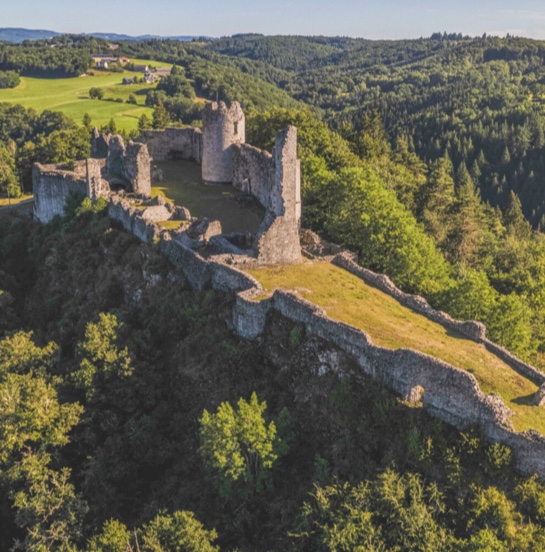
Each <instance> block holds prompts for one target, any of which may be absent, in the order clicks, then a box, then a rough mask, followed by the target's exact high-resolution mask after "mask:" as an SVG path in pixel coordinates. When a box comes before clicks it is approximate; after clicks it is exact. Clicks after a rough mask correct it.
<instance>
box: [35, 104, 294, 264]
mask: <svg viewBox="0 0 545 552" xmlns="http://www.w3.org/2000/svg"><path fill="white" fill-rule="evenodd" d="M245 141H246V127H245V117H244V113H243V111H242V109H241V107H240V105H239V104H238V103H237V102H233V104H232V105H231V106H230V107H227V105H226V104H225V103H223V102H219V103H215V102H214V103H210V104H208V105H207V106H206V107H205V109H204V113H203V128H202V131H201V130H200V129H197V128H184V129H178V128H168V129H166V130H161V131H157V130H150V131H145V132H144V133H143V134H142V136H141V137H140V139H139V141H138V142H132V141H131V142H129V143H128V144H127V145H125V143H124V141H123V139H122V138H121V136H111V135H103V134H100V133H99V132H98V131H97V130H96V129H95V130H94V132H93V135H92V138H91V159H88V160H86V161H80V162H77V163H76V165H75V167H73V168H72V169H71V170H68V168H66V167H63V166H62V165H48V166H42V165H39V164H36V165H35V166H34V170H33V191H34V197H35V207H34V216H35V218H36V219H38V220H39V221H41V222H48V221H49V220H51V219H52V218H53V217H54V216H56V215H63V213H64V205H65V202H66V199H67V197H68V195H69V194H70V193H78V194H82V195H85V196H86V197H88V198H89V199H91V201H96V200H97V199H98V198H101V197H102V198H105V199H110V201H112V202H113V201H114V198H115V196H116V195H119V194H118V193H119V192H121V195H122V196H127V194H131V195H132V197H134V198H135V199H137V200H139V201H141V202H142V203H141V206H143V207H146V209H144V211H143V213H142V218H143V219H144V220H148V221H155V222H157V221H166V220H169V219H174V218H176V219H178V220H186V221H188V222H191V223H192V224H191V225H190V226H189V228H186V230H187V232H186V231H182V232H179V233H178V234H177V235H176V236H175V239H177V240H178V241H180V242H181V243H183V244H184V245H185V246H186V247H189V248H190V249H191V248H199V249H202V247H203V245H208V244H209V243H210V251H208V253H214V254H231V255H233V256H235V257H234V260H235V261H239V262H241V261H243V260H244V258H245V257H246V258H249V259H254V260H257V261H259V262H260V263H263V264H267V263H298V262H300V261H301V247H300V244H299V225H300V219H301V183H300V182H301V178H300V163H299V160H298V159H297V129H296V128H295V127H288V128H287V129H286V130H284V131H282V132H279V133H278V134H277V136H276V142H275V147H274V151H273V153H272V155H271V154H270V153H268V152H265V151H262V150H259V149H257V148H254V147H252V146H249V145H247V144H246V143H245ZM169 159H187V160H193V161H195V162H197V163H199V164H200V165H201V169H202V180H203V181H204V182H205V183H210V184H230V185H232V186H234V187H235V188H236V189H237V190H240V191H242V192H244V193H245V194H249V195H251V196H253V197H254V198H255V199H256V201H257V202H259V203H260V204H261V205H262V207H263V208H264V209H265V215H264V218H263V221H262V223H261V226H260V228H259V230H258V231H257V232H256V233H255V235H253V236H244V237H238V238H236V237H233V236H231V237H230V238H231V240H229V239H228V237H225V236H223V234H222V229H221V224H220V223H219V221H208V220H203V221H201V222H199V221H196V220H194V219H193V218H192V217H191V214H190V213H189V211H188V210H187V209H185V208H183V207H181V206H178V207H177V206H174V205H170V204H168V205H165V204H164V203H165V202H162V201H161V199H156V200H151V181H152V170H151V166H152V165H151V163H152V160H156V161H165V160H169ZM121 195H120V196H119V197H121ZM118 199H119V198H118ZM161 203H163V204H161ZM243 243H244V244H245V246H244V247H241V244H243ZM237 244H238V245H237ZM246 260H247V259H246Z"/></svg>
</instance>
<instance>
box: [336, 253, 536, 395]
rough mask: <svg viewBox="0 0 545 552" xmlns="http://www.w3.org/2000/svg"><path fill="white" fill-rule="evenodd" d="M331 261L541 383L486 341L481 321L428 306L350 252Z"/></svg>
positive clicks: (533, 373) (504, 351)
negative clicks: (458, 318) (456, 316)
mask: <svg viewBox="0 0 545 552" xmlns="http://www.w3.org/2000/svg"><path fill="white" fill-rule="evenodd" d="M332 262H333V264H335V265H337V266H340V267H342V268H344V269H345V270H347V271H348V272H350V273H352V274H354V275H355V276H357V277H358V278H361V279H362V280H364V281H365V282H367V283H368V284H371V285H372V286H375V287H376V288H378V289H380V290H381V291H383V292H385V293H387V294H388V295H390V296H391V297H394V298H395V299H397V300H398V301H399V302H400V303H401V304H402V305H405V306H407V307H409V308H410V309H412V310H414V311H416V312H418V313H420V314H423V315H424V316H426V317H427V318H429V319H430V320H433V321H434V322H438V323H439V324H442V325H443V326H444V327H445V328H448V329H450V330H454V331H455V332H459V333H461V334H463V335H465V336H467V337H469V338H471V339H473V340H474V341H476V342H477V343H482V344H484V345H485V346H486V348H487V349H489V350H490V351H491V352H493V353H494V354H496V355H497V356H498V357H500V358H501V359H502V360H504V361H505V362H506V363H507V364H509V365H510V366H512V367H513V368H514V369H515V370H517V371H518V372H519V373H521V374H522V375H523V376H525V377H527V378H528V379H529V380H531V381H533V382H534V383H535V384H537V385H542V384H543V383H545V374H544V373H543V372H541V371H540V370H538V369H537V368H535V367H534V366H531V365H530V364H528V363H526V362H524V361H522V360H521V359H519V358H517V357H516V356H515V355H514V354H513V353H511V352H509V351H508V350H507V349H504V348H503V347H501V346H499V345H498V344H497V343H494V342H493V341H490V340H489V339H487V337H486V326H485V325H484V324H482V323H481V322H476V321H468V322H463V321H460V320H455V319H454V318H452V316H450V315H449V314H447V313H446V312H442V311H438V310H435V309H434V308H432V307H431V306H430V305H429V303H428V302H427V301H426V300H425V299H424V298H423V297H420V296H419V295H411V294H409V293H404V292H403V291H401V290H400V289H399V288H398V287H397V286H396V285H395V284H394V283H393V282H392V280H390V278H388V276H386V275H384V274H377V273H376V272H372V271H371V270H368V269H366V268H363V267H362V266H359V265H358V264H357V263H356V262H355V261H354V260H353V258H352V256H351V255H350V254H349V253H347V252H343V253H339V254H338V255H336V256H335V258H334V259H333V261H332Z"/></svg>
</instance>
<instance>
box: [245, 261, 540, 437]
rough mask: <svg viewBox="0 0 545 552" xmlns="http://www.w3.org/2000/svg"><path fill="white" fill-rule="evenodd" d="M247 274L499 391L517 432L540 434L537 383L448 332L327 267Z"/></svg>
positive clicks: (379, 339)
mask: <svg viewBox="0 0 545 552" xmlns="http://www.w3.org/2000/svg"><path fill="white" fill-rule="evenodd" d="M248 272H249V273H250V274H251V275H252V276H254V277H255V278H256V279H257V280H258V281H259V282H260V283H261V284H262V286H263V287H264V289H265V290H266V293H271V292H272V291H273V290H274V289H275V288H285V289H290V290H295V291H297V292H298V293H300V295H301V296H303V297H304V298H306V299H308V300H309V301H312V302H313V303H315V304H316V305H318V306H320V307H323V308H324V309H325V310H326V312H327V314H328V315H329V316H330V317H331V318H334V319H336V320H339V321H341V322H345V323H347V324H350V325H352V326H355V327H357V328H360V329H362V330H364V331H365V332H367V333H368V334H369V335H370V336H371V338H372V340H373V342H374V343H375V344H377V345H380V346H382V347H388V348H390V349H400V348H410V349H415V350H418V351H422V352H424V353H427V354H430V355H433V356H435V357H437V358H440V359H442V360H444V361H446V362H448V363H450V364H452V365H454V366H458V367H459V368H463V369H465V370H467V371H468V372H471V373H472V374H473V375H474V376H475V377H476V378H477V380H478V381H479V384H480V386H481V389H482V390H483V391H484V392H485V393H498V394H499V395H501V397H502V398H503V399H504V401H505V402H506V404H507V405H508V406H509V408H511V409H512V410H513V412H514V413H515V415H514V416H513V418H512V420H513V424H514V426H515V428H516V429H517V430H518V431H524V430H527V429H536V430H538V431H540V432H541V433H542V434H544V435H545V412H543V410H542V409H541V408H539V407H536V406H531V405H530V404H529V399H530V397H531V396H532V395H533V394H534V393H535V392H536V391H537V387H536V385H534V384H533V383H532V382H531V381H529V380H527V379H526V378H524V377H523V376H521V375H520V374H519V373H518V372H516V371H515V370H513V369H512V368H511V367H510V366H508V365H507V364H506V363H505V362H503V361H502V360H501V359H499V358H498V357H497V356H495V355H494V354H492V353H490V352H489V351H487V350H486V348H485V347H484V346H483V345H479V344H478V343H475V342H474V341H471V340H470V339H468V338H466V337H464V336H462V335H461V334H457V333H455V332H452V331H450V330H447V329H446V328H444V327H443V326H441V325H440V324H437V323H435V322H432V321H431V320H429V319H428V318H426V317H424V316H422V315H420V314H417V313H415V312H414V311H412V310H410V309H408V308H407V307H404V306H403V305H401V304H400V303H398V302H397V301H396V300H395V299H394V298H392V297H390V296H389V295H386V294H385V293H383V292H382V291H380V290H378V289H376V288H374V287H372V286H369V285H367V284H366V283H365V282H363V281H362V280H360V279H359V278H357V277H356V276H354V275H352V274H350V273H349V272H347V271H345V270H343V269H341V268H339V267H336V266H334V265H331V264H328V263H322V262H315V263H311V262H307V263H305V264H302V265H294V266H282V267H265V268H258V269H254V270H249V271H248Z"/></svg>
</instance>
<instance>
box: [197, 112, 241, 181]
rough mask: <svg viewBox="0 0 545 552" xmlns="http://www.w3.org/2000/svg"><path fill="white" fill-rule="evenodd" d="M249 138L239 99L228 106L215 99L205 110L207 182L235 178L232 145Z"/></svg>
mask: <svg viewBox="0 0 545 552" xmlns="http://www.w3.org/2000/svg"><path fill="white" fill-rule="evenodd" d="M245 141H246V122H245V118H244V112H243V111H242V109H241V107H240V104H239V103H238V102H233V103H232V105H231V107H229V108H228V107H227V106H226V105H225V103H224V102H219V103H216V102H212V103H209V104H207V105H206V107H205V108H204V111H203V150H202V179H203V180H204V181H205V182H214V183H232V182H233V162H234V161H233V160H234V157H233V156H234V152H233V145H235V144H243V143H244V142H245Z"/></svg>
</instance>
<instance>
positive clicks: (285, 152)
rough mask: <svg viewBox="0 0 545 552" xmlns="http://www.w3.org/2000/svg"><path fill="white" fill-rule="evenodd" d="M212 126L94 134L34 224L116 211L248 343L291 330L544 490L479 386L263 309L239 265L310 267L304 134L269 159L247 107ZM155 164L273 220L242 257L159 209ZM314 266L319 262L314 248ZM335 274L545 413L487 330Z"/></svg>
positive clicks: (542, 448) (517, 438)
mask: <svg viewBox="0 0 545 552" xmlns="http://www.w3.org/2000/svg"><path fill="white" fill-rule="evenodd" d="M203 119H204V127H203V130H202V132H201V130H200V129H189V128H187V129H175V128H170V129H166V130H164V131H146V132H144V133H143V134H142V136H141V137H140V140H139V142H135V143H131V142H129V144H128V145H127V146H125V144H124V143H123V140H122V139H121V138H120V137H118V136H105V135H100V134H99V133H98V132H95V133H94V134H93V138H92V154H93V157H92V158H91V159H88V160H86V161H81V162H77V163H76V164H75V166H74V167H64V166H61V165H48V166H44V165H39V164H35V165H34V168H33V183H34V194H35V205H34V216H35V218H37V219H38V220H40V221H42V222H48V221H49V220H51V219H52V218H53V217H54V216H55V215H62V214H63V211H64V204H65V201H66V199H67V197H68V196H69V194H70V193H74V192H75V193H79V194H81V195H85V196H86V197H88V198H90V199H91V200H92V201H96V200H97V199H99V198H105V199H108V201H109V204H108V215H109V216H110V218H111V219H113V220H115V221H117V222H118V223H119V224H120V225H121V226H122V227H123V228H124V229H126V230H127V231H129V232H131V233H132V234H133V235H135V236H136V237H137V238H138V239H139V240H141V241H142V242H145V243H147V244H155V245H156V246H157V247H158V248H159V250H160V251H161V252H162V253H163V254H164V255H165V256H166V257H167V258H168V259H169V260H170V261H171V262H172V263H173V265H174V266H176V267H178V268H179V269H181V271H182V272H183V274H184V277H185V278H186V279H187V281H188V282H189V284H190V285H191V286H192V287H193V288H194V289H207V288H212V289H215V290H218V291H221V292H230V293H233V294H234V297H235V300H234V305H233V310H232V318H231V320H230V325H231V327H232V328H233V330H234V332H236V333H237V334H238V335H239V336H241V337H243V338H246V339H256V338H259V336H260V335H262V334H263V333H264V332H265V331H267V323H268V318H269V317H270V316H271V315H274V316H282V317H284V318H285V319H287V320H291V321H293V322H295V323H297V324H299V325H300V326H301V327H302V328H304V331H305V332H307V333H308V334H309V335H312V336H315V337H317V338H320V339H323V340H324V341H326V342H327V343H328V344H330V345H332V346H335V347H337V348H338V350H339V351H342V352H343V353H345V354H347V355H349V356H351V357H352V358H353V359H354V360H355V362H356V364H357V366H358V370H359V371H357V372H356V375H358V374H359V373H361V374H367V375H368V376H370V377H372V378H374V379H375V380H378V381H380V382H382V383H383V384H384V385H386V386H387V387H389V388H390V389H392V390H393V391H395V392H396V393H398V394H399V395H401V396H402V397H404V398H405V399H406V400H408V401H413V402H414V401H419V402H421V404H422V407H423V408H424V409H425V410H427V411H428V412H429V413H430V414H432V415H434V416H436V417H438V418H440V419H442V420H443V421H445V422H447V423H449V424H452V425H454V426H457V427H459V428H463V429H465V428H467V427H469V426H471V425H474V424H476V425H479V427H480V428H481V430H482V431H483V433H484V435H486V436H487V437H488V438H489V439H490V440H491V441H493V442H499V443H505V444H507V445H509V446H511V447H513V450H514V452H515V462H516V466H517V468H518V470H519V471H520V472H522V473H524V474H527V475H531V474H534V473H537V474H538V475H539V477H540V478H542V479H544V480H545V436H543V435H541V434H539V433H538V432H536V431H526V432H522V433H520V432H517V431H515V430H514V428H513V423H512V420H511V417H512V414H513V413H512V412H511V411H510V409H509V408H508V407H507V405H506V404H505V403H504V402H503V400H502V399H501V398H500V397H498V396H496V395H487V394H485V393H483V391H482V390H481V388H480V386H479V383H478V381H477V379H476V378H475V377H474V376H473V374H471V373H469V372H468V371H466V370H461V369H459V368H457V367H455V366H452V365H450V364H448V363H446V362H443V361H441V360H439V359H437V358H434V357H432V356H429V355H427V354H424V353H422V352H420V351H415V350H411V349H398V350H392V349H387V348H384V347H380V346H377V345H375V344H373V342H372V339H371V337H370V336H369V335H368V334H366V333H365V332H364V331H362V330H359V329H357V328H355V327H353V326H349V325H347V324H344V323H341V322H338V321H336V320H334V319H332V318H330V317H329V316H328V315H327V313H326V311H324V310H323V309H321V308H319V307H317V306H316V305H313V304H312V303H310V302H309V301H307V300H306V299H303V298H302V297H300V296H299V295H297V293H293V292H290V291H286V290H278V289H277V290H275V291H274V293H273V294H272V296H266V297H260V296H262V294H263V291H264V290H263V288H262V287H261V285H260V284H259V282H257V281H256V280H255V279H254V278H252V277H251V276H250V275H248V274H247V273H245V272H243V271H242V270H240V269H239V268H238V267H237V266H236V265H238V264H242V263H248V262H254V263H256V262H257V263H263V264H266V263H274V264H276V263H295V262H299V261H300V260H301V247H300V243H299V223H300V217H301V200H300V165H299V161H298V159H297V155H296V151H297V129H296V128H295V127H291V126H290V127H288V128H287V129H285V130H284V131H281V132H279V133H278V134H277V135H276V140H275V146H274V149H273V152H272V154H271V153H268V152H266V151H263V150H260V149H257V148H255V147H253V146H251V145H248V144H246V143H245V132H244V131H245V128H244V114H243V113H242V111H241V110H240V106H238V104H234V105H233V106H231V108H227V106H225V104H222V103H219V104H216V103H212V104H209V105H208V106H207V107H206V109H205V115H204V118H203ZM235 123H236V124H235ZM151 158H155V159H157V160H166V159H191V160H194V161H196V162H198V163H200V164H201V166H202V168H203V177H205V178H204V179H205V180H207V181H208V182H216V183H218V182H220V183H229V184H231V185H232V186H233V187H235V188H236V189H238V190H240V191H242V192H244V193H247V194H251V195H252V196H253V197H254V198H255V199H256V200H257V201H258V202H259V203H260V204H261V205H262V206H263V208H264V210H265V215H264V218H263V221H262V223H261V227H260V228H259V231H258V232H256V233H255V235H254V236H253V240H252V244H251V247H250V248H249V249H241V248H239V247H237V245H236V244H235V243H233V240H231V241H230V240H229V237H228V236H225V235H223V234H222V229H221V224H220V223H219V222H218V221H210V220H207V219H203V220H200V221H199V220H195V219H193V217H191V214H190V212H189V211H188V210H187V209H186V208H185V207H183V206H176V205H172V204H168V203H166V201H165V200H164V199H160V198H154V199H151V198H150V191H151V188H150V185H151ZM203 185H204V184H203ZM170 217H176V219H178V220H186V221H187V223H188V225H187V227H184V228H183V229H182V230H177V231H167V230H166V229H165V228H163V227H162V226H160V225H158V224H156V223H157V222H158V221H164V220H167V219H169V218H170ZM306 254H307V255H312V251H310V250H309V249H308V247H307V249H306ZM329 262H333V263H334V264H336V265H338V266H340V267H342V268H344V269H345V270H347V271H349V272H351V273H352V274H354V275H356V276H357V277H358V278H361V279H362V280H364V281H366V282H367V283H369V284H370V285H373V286H375V287H377V288H378V289H380V290H381V291H383V292H384V293H386V294H388V295H390V296H392V297H394V298H395V299H396V300H398V301H399V302H400V303H401V304H403V305H405V306H407V307H409V308H411V309H413V310H414V311H416V312H419V313H420V314H422V315H424V316H426V317H427V318H429V319H431V320H433V321H435V322H438V323H440V324H442V325H443V326H444V327H445V328H447V329H449V330H451V331H455V332H459V333H460V334H462V335H465V336H466V337H467V338H469V339H472V340H474V341H475V342H477V343H479V344H481V345H482V346H484V347H486V348H487V349H489V350H490V351H492V352H494V353H495V354H496V355H497V356H499V357H500V358H502V359H503V360H504V361H505V362H507V363H508V364H510V365H511V366H512V367H513V368H514V369H515V370H516V371H517V372H519V373H520V374H521V375H523V376H524V377H526V378H528V379H529V380H530V381H533V382H534V383H536V384H537V385H539V386H540V389H539V391H538V393H537V396H536V397H535V398H534V399H535V404H542V403H543V396H545V374H544V373H542V372H540V371H539V370H537V369H535V368H534V367H532V366H531V365H529V364H527V363H525V362H523V361H522V360H520V359H518V358H516V357H515V356H514V355H512V354H511V353H510V352H509V351H507V350H505V349H503V348H502V347H500V346H499V345H497V344H495V343H493V342H492V341H490V340H489V339H487V338H486V328H485V327H484V326H483V325H482V324H480V323H477V322H467V321H457V320H454V319H452V318H451V317H450V316H448V315H447V314H445V313H442V312H440V311H436V310H434V309H433V308H432V307H431V306H430V305H429V304H428V303H427V302H426V301H425V300H424V299H423V298H421V297H417V296H413V295H409V294H406V293H403V292H402V291H401V290H399V289H398V288H397V287H396V286H395V285H394V284H393V283H392V282H391V281H390V280H389V279H388V278H387V277H386V276H384V275H380V274H375V273H373V272H371V271H369V270H367V269H365V268H362V267H361V266H359V265H357V263H356V262H355V261H354V258H353V255H351V254H350V253H349V252H346V251H340V252H338V253H337V254H336V255H335V256H334V258H331V259H329ZM258 299H259V300H258ZM362 315H365V313H362ZM332 369H335V370H340V367H335V366H333V367H332ZM343 375H345V376H348V375H352V372H350V373H345V374H343Z"/></svg>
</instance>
